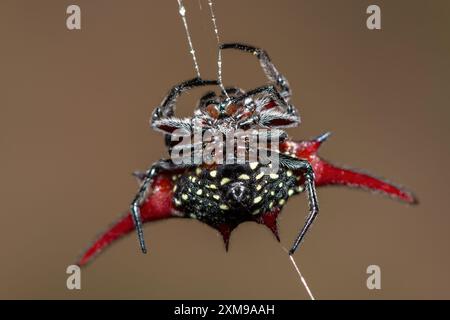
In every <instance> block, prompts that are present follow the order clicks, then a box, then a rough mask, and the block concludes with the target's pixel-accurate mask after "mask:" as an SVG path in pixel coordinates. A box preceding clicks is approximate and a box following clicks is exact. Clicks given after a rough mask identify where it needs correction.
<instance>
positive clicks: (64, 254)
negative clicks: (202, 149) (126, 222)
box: [0, 0, 450, 299]
mask: <svg viewBox="0 0 450 320" xmlns="http://www.w3.org/2000/svg"><path fill="white" fill-rule="evenodd" d="M73 3H75V4H78V5H79V6H80V7H81V10H82V30H80V31H69V30H67V29H66V23H65V20H66V17H67V15H66V8H67V6H68V5H69V4H73ZM370 4H378V5H379V6H380V7H381V10H382V30H381V31H370V30H368V29H367V28H366V18H367V15H366V13H365V11H366V8H367V7H368V6H369V5H370ZM185 6H186V9H187V19H188V23H189V26H190V31H191V33H192V38H193V42H194V46H195V48H196V51H197V54H198V60H199V63H200V70H201V72H202V75H203V76H204V77H205V78H213V77H215V75H216V70H217V69H216V57H217V51H216V48H217V46H216V42H215V41H216V40H215V36H214V34H213V29H212V25H211V20H210V16H209V10H208V9H209V8H208V4H207V1H206V0H194V1H188V0H185ZM215 11H216V15H217V22H218V25H219V31H220V36H221V40H222V41H223V42H233V41H240V42H247V43H249V44H253V45H256V46H260V47H263V48H265V49H266V50H267V51H268V52H269V54H270V55H271V57H272V59H273V60H274V62H275V63H276V65H277V67H278V68H279V70H281V71H282V72H283V73H284V74H285V75H286V76H287V78H288V79H289V81H290V83H291V86H292V88H293V93H294V95H293V103H294V104H295V105H296V106H297V107H298V108H299V110H300V112H301V115H302V120H303V123H302V124H301V126H300V127H299V128H296V129H292V130H290V132H289V133H290V135H291V136H293V137H295V138H297V139H306V138H311V137H313V136H316V135H318V134H320V133H323V132H325V131H328V130H329V131H332V132H333V136H332V137H331V138H330V139H329V141H328V142H327V143H326V144H324V145H323V147H322V150H321V154H322V156H323V157H325V158H326V159H329V160H332V161H334V162H335V163H338V164H345V165H348V166H351V167H355V168H363V169H365V170H368V171H369V172H371V173H374V174H376V175H378V176H384V177H388V178H389V179H390V180H391V181H394V182H396V183H400V184H403V185H405V186H408V187H409V188H410V189H412V190H414V192H415V193H416V194H417V195H418V196H419V199H420V201H421V203H420V205H419V206H408V205H404V204H402V203H400V202H397V201H392V200H391V199H389V198H387V197H383V196H380V195H373V194H370V193H367V192H363V191H358V190H351V189H347V188H338V187H329V188H323V189H320V190H319V200H320V205H321V214H320V217H319V218H318V220H317V222H316V223H315V225H314V227H313V229H312V231H311V232H310V234H309V236H308V238H307V241H306V242H305V243H304V245H303V247H302V248H301V250H300V251H298V252H297V254H296V256H295V258H296V260H297V262H298V263H299V265H300V267H301V270H302V272H303V274H304V275H305V277H306V278H307V280H308V282H309V285H310V287H311V289H312V290H313V293H314V294H315V295H316V297H317V298H319V299H350V298H353V299H395V298H401V299H420V298H424V299H432V298H437V299H448V298H450V273H449V270H450V255H449V250H448V245H449V242H450V232H449V227H450V212H449V180H450V176H449V169H448V164H449V163H450V153H449V149H448V137H449V125H448V121H449V115H450V107H449V105H450V104H449V102H450V90H449V89H450V88H449V84H450V76H449V71H450V60H449V55H450V41H449V37H450V33H449V30H450V29H449V28H450V22H449V18H448V17H449V15H450V3H449V2H448V1H446V0H442V1H439V0H433V1H425V0H422V1H411V0H408V1H406V0H404V1H403V0H402V1H400V0H396V1H365V0H354V1H350V0H345V1H344V0H342V1H333V0H328V1H324V0H320V1H318V0H314V1H312V0H308V1H286V0H285V1H262V0H257V1H256V0H253V1H237V0H228V1H223V0H217V1H215ZM0 42H1V51H0V52H1V53H0V177H1V178H0V181H1V182H0V214H1V223H0V252H1V253H0V256H1V260H0V298H4V299H5V298H6V299H11V298H25V299H32V298H43V299H47V298H58V299H76V298H113V299H119V298H121V299H123V298H124V299H128V298H142V299H154V298H158V299H159V298H168V299H170V298H187V299H196V298H208V299H212V298H226V299H228V298H230V299H243V298H250V299H257V298H265V299H269V298H270V299H307V298H308V297H307V295H306V292H305V290H304V288H303V287H302V286H301V285H300V283H299V281H298V279H297V275H296V274H295V272H294V270H293V267H292V265H291V264H290V262H289V260H288V258H287V256H286V255H285V253H284V252H283V250H282V249H281V248H280V245H279V244H278V243H277V242H276V241H275V239H274V238H273V236H272V234H271V233H270V232H269V231H268V230H267V229H265V228H263V227H262V226H259V225H256V224H252V223H246V224H244V225H241V226H240V227H239V228H238V229H237V230H236V231H235V232H234V233H233V234H232V238H231V244H230V250H229V252H228V253H226V252H225V250H224V247H223V243H222V240H221V238H220V237H219V236H218V234H217V233H216V232H215V231H214V230H212V229H210V228H209V227H207V226H206V225H203V224H201V223H199V222H196V221H188V220H176V219H174V220H171V221H164V222H158V223H154V224H152V225H146V227H145V234H146V240H147V243H148V244H149V245H150V253H149V254H147V255H142V254H141V253H140V252H139V249H138V246H137V241H136V237H135V235H134V234H133V235H130V236H128V237H126V238H124V239H123V240H122V241H119V242H117V243H116V244H115V245H114V246H113V247H111V248H110V249H109V250H107V251H106V252H104V254H103V255H101V256H100V257H99V258H98V259H97V260H96V261H95V262H94V263H93V264H91V265H89V266H88V267H87V268H86V269H83V270H82V290H80V291H69V290H67V289H66V277H67V275H66V273H65V271H66V267H67V266H68V265H69V264H72V263H73V262H75V260H76V258H77V257H78V255H79V254H80V253H81V252H82V250H83V249H84V248H86V246H87V245H88V244H89V243H90V242H91V241H92V240H93V238H94V237H95V235H97V234H98V233H99V232H100V231H102V230H104V229H105V228H106V227H107V226H108V225H110V223H111V222H112V221H114V220H115V219H116V218H117V217H118V216H120V214H121V213H122V212H124V211H125V210H126V209H127V206H128V204H129V203H130V200H131V199H132V198H133V196H134V194H135V192H136V191H137V184H136V181H135V179H134V178H133V177H132V176H131V172H132V171H134V170H137V169H145V168H147V167H148V165H149V164H151V163H152V162H154V161H155V160H157V159H159V158H161V157H163V156H166V151H165V148H164V145H163V141H162V136H161V135H160V134H158V133H156V132H153V131H152V130H150V129H149V126H148V119H149V117H150V114H151V112H152V110H153V108H154V107H155V106H156V105H157V104H158V103H159V102H160V101H161V99H162V98H163V96H164V95H165V93H166V92H167V91H168V89H169V88H170V87H171V86H172V85H173V84H175V83H177V82H180V81H181V80H185V79H188V78H191V77H193V76H194V69H193V64H192V61H191V57H190V55H189V53H188V47H187V41H186V38H185V31H184V29H183V26H182V23H181V20H180V17H179V16H178V8H177V3H176V1H175V0H173V1H162V0H161V1H148V0H145V1H144V0H133V1H125V0H120V1H119V0H108V1H106V0H95V1H87V0H77V1H65V0H64V1H62V0H52V1H50V0H40V1H23V0H2V1H1V2H0ZM223 67H224V82H225V84H226V85H232V84H234V85H239V86H241V87H243V88H247V89H249V88H253V87H255V86H257V85H261V84H263V83H265V81H266V80H265V78H264V77H263V74H262V72H261V70H260V68H259V65H258V63H257V61H256V59H254V57H252V56H250V55H243V54H239V53H237V52H226V53H225V54H224V65H223ZM201 93H202V91H201V90H196V91H193V92H192V93H191V94H189V95H188V96H184V97H183V98H182V100H181V101H180V104H179V108H178V110H179V111H180V112H181V114H182V115H189V114H190V113H191V112H192V109H193V106H194V103H195V101H196V99H198V97H199V96H200V94H201ZM306 213H307V204H306V200H305V198H304V197H302V196H300V197H296V198H295V199H292V200H291V201H290V202H289V203H288V205H287V206H286V207H285V209H284V212H283V214H282V215H281V220H280V232H281V233H280V234H281V239H282V241H281V242H282V245H284V246H286V247H288V246H290V245H291V243H292V240H293V239H294V237H295V235H296V234H297V231H298V230H299V228H300V227H301V226H302V224H303V221H304V217H305V216H306ZM371 264H376V265H379V266H380V267H381V271H382V289H381V290H372V291H370V290H368V289H367V288H366V278H367V274H366V268H367V266H369V265H371Z"/></svg>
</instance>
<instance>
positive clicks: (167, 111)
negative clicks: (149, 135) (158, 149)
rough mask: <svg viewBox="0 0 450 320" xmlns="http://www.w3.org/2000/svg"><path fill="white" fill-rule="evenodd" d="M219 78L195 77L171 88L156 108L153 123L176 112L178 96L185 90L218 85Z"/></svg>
mask: <svg viewBox="0 0 450 320" xmlns="http://www.w3.org/2000/svg"><path fill="white" fill-rule="evenodd" d="M218 84H219V83H218V81H217V80H203V79H201V78H193V79H191V80H187V81H184V82H182V83H180V84H178V85H176V86H174V87H173V88H172V89H170V91H169V93H168V94H167V95H166V97H165V98H164V99H163V101H162V102H161V104H160V105H159V106H158V107H156V108H155V110H154V111H153V115H152V118H151V123H152V126H153V123H154V122H155V121H158V120H160V119H162V118H167V117H172V116H173V114H174V108H175V104H176V102H177V99H178V97H179V96H180V95H181V94H182V93H183V92H185V91H188V90H191V89H193V88H196V87H202V86H210V85H218Z"/></svg>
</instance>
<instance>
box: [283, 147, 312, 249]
mask: <svg viewBox="0 0 450 320" xmlns="http://www.w3.org/2000/svg"><path fill="white" fill-rule="evenodd" d="M279 157H280V165H281V166H283V167H286V168H289V169H292V170H295V171H297V172H301V174H303V177H304V184H305V190H306V194H307V196H308V202H309V213H308V217H307V218H306V222H305V225H304V226H303V228H302V229H301V231H300V233H299V234H298V236H297V238H296V239H295V241H294V244H293V245H292V248H291V250H289V254H290V255H292V254H294V252H295V251H296V250H297V248H298V246H299V245H300V243H301V242H302V241H303V239H304V237H305V235H306V233H307V232H308V230H309V228H310V227H311V225H312V223H313V222H314V219H315V218H316V217H317V214H318V213H319V203H318V201H317V193H316V186H315V177H314V169H313V167H312V165H311V164H310V163H309V161H307V160H303V159H298V158H294V157H291V156H288V155H284V154H280V155H279Z"/></svg>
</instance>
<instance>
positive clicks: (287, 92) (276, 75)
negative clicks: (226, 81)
mask: <svg viewBox="0 0 450 320" xmlns="http://www.w3.org/2000/svg"><path fill="white" fill-rule="evenodd" d="M219 49H220V50H225V49H235V50H241V51H245V52H249V53H251V54H253V55H255V56H256V57H257V58H258V60H259V63H260V64H261V67H262V69H263V71H264V73H265V74H266V76H267V78H269V80H270V81H272V82H273V83H274V84H276V85H277V86H279V87H280V94H281V96H282V97H283V98H284V99H286V101H288V100H289V98H290V97H291V89H290V87H289V83H288V81H287V80H286V78H285V77H284V76H283V75H282V74H281V73H280V72H279V71H278V70H277V68H275V65H274V64H273V63H272V61H271V60H270V58H269V55H268V54H267V52H266V51H264V50H263V49H260V48H255V47H252V46H249V45H246V44H241V43H224V44H222V45H220V46H219Z"/></svg>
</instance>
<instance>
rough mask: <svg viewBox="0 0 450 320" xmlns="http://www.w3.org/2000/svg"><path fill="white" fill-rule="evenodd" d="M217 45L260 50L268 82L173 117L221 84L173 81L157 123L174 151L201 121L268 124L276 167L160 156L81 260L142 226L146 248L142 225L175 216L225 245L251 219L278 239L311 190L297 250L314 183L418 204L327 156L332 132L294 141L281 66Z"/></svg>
mask: <svg viewBox="0 0 450 320" xmlns="http://www.w3.org/2000/svg"><path fill="white" fill-rule="evenodd" d="M219 49H220V50H224V49H236V50H242V51H245V52H249V53H251V54H253V55H255V56H256V57H257V58H258V60H259V62H260V64H261V66H262V69H263V71H264V73H265V75H266V76H267V78H268V79H269V80H270V84H269V85H266V86H262V87H259V88H257V89H254V90H251V91H248V92H244V91H243V90H242V89H239V88H235V87H233V88H225V89H224V90H225V92H223V90H222V93H221V95H219V96H217V95H216V94H215V93H214V92H212V91H210V92H207V93H206V94H205V95H204V96H203V97H202V98H201V99H200V101H199V103H198V106H197V108H196V110H195V113H194V116H193V117H192V118H188V119H179V118H176V117H175V116H174V113H175V104H176V101H177V99H178V97H179V96H180V95H181V94H182V93H183V92H185V91H188V90H190V89H192V88H195V87H201V86H209V85H213V86H217V85H219V82H218V81H217V80H203V79H201V78H194V79H192V80H188V81H185V82H182V83H181V84H179V85H177V86H175V87H173V88H172V89H171V90H170V91H169V93H168V95H167V96H166V97H165V98H164V100H163V101H162V103H161V105H160V106H158V107H156V109H155V110H154V111H153V115H152V118H151V126H152V127H153V128H154V129H155V130H158V131H161V132H163V133H164V134H165V138H166V139H165V140H166V145H167V146H168V148H169V151H171V150H172V148H173V146H174V144H173V142H172V139H171V135H172V134H173V133H174V132H175V131H176V130H180V129H181V130H184V131H185V132H187V133H188V134H189V135H191V134H193V132H194V130H196V129H198V128H199V127H200V128H202V129H201V130H203V128H206V129H210V130H211V129H212V130H215V131H216V132H219V133H221V134H226V132H227V131H228V130H230V129H244V130H248V129H253V128H255V129H257V128H266V129H268V132H269V135H271V136H276V137H277V139H278V140H277V141H279V146H278V147H279V151H278V154H277V155H278V156H279V170H278V172H276V173H272V174H264V173H263V172H262V170H263V169H264V168H266V167H268V166H270V164H268V165H266V164H262V163H260V162H249V161H248V162H245V163H243V164H242V163H241V164H217V163H215V164H214V163H213V164H205V163H203V164H200V165H199V164H193V165H180V164H175V163H174V162H173V161H172V160H171V159H164V160H160V161H158V162H156V163H154V164H153V165H152V166H151V167H150V169H149V170H147V171H146V172H143V173H140V172H137V173H135V175H136V176H137V177H138V178H139V179H140V181H141V186H140V189H139V191H138V193H137V195H136V197H135V198H134V200H133V202H132V204H131V207H130V211H129V212H128V213H127V214H126V215H125V216H123V217H122V218H121V219H120V220H119V221H118V222H116V223H115V224H114V225H113V226H112V227H111V228H110V229H109V230H107V231H106V232H104V233H103V234H102V235H101V236H100V237H99V238H98V239H97V240H96V241H95V242H94V243H93V244H92V245H91V247H90V248H88V250H87V251H86V252H85V253H84V254H83V255H82V257H81V259H80V260H79V261H78V264H79V265H80V266H82V265H85V264H86V263H88V262H89V261H90V260H91V259H92V258H93V257H94V256H96V255H97V254H98V253H99V252H100V251H101V250H103V249H104V248H105V247H107V246H108V245H110V244H111V243H112V242H113V241H115V240H116V239H118V238H120V237H122V236H123V235H125V234H127V233H129V232H131V231H132V230H133V229H136V231H137V234H138V239H139V244H140V246H141V249H142V251H143V252H144V253H145V252H146V246H145V242H144V237H143V231H142V224H143V223H145V222H150V221H155V220H160V219H166V218H172V217H181V218H194V219H198V220H199V221H202V222H204V223H206V224H208V225H210V226H211V227H213V228H215V229H217V230H218V231H219V232H220V233H221V234H222V237H223V240H224V242H225V246H226V249H228V241H229V237H230V234H231V232H232V231H233V229H235V228H236V227H237V226H238V225H239V224H240V223H242V222H245V221H255V222H257V223H260V224H264V225H266V226H267V227H268V228H269V229H270V230H271V231H272V232H273V233H274V235H275V237H276V238H277V240H278V241H279V236H278V229H277V217H278V214H279V213H280V211H281V209H282V208H283V206H284V204H285V203H286V201H287V200H288V199H289V198H290V197H291V196H293V195H296V194H298V193H301V192H303V191H306V194H307V196H308V201H309V214H308V217H307V219H306V223H305V225H304V226H303V228H302V229H301V231H300V233H299V234H298V236H297V238H296V239H295V241H294V244H293V246H292V248H291V250H290V251H289V254H293V253H294V252H295V250H296V249H297V247H298V246H299V244H300V243H301V242H302V240H303V239H304V236H305V235H306V233H307V231H308V229H309V227H310V226H311V224H312V223H313V221H314V219H315V218H316V216H317V213H318V210H319V208H318V201H317V195H316V189H315V188H316V186H317V187H320V186H325V185H346V186H351V187H361V188H366V189H370V190H374V191H379V192H382V193H384V194H387V195H390V196H392V197H394V198H397V199H400V200H402V201H405V202H407V203H410V204H415V203H417V201H416V198H415V197H414V195H413V194H412V193H410V192H408V191H405V190H402V189H400V188H399V187H396V186H394V185H392V184H390V183H388V182H385V181H382V180H380V179H377V178H375V177H372V176H369V175H367V174H363V173H359V172H356V171H353V170H349V169H344V168H339V167H336V166H334V165H332V164H330V163H328V162H327V161H324V160H322V159H321V158H320V157H319V156H318V155H317V151H318V148H319V147H320V145H321V144H322V142H324V141H325V140H326V139H327V138H328V136H329V133H325V134H323V135H321V136H319V137H317V138H316V139H313V140H311V141H298V142H295V141H292V140H290V139H289V138H288V136H287V135H286V133H285V132H284V131H283V130H282V129H283V128H288V127H293V126H296V125H298V124H299V123H300V118H299V116H298V113H297V110H296V108H295V107H294V106H292V105H291V104H289V100H290V97H291V90H290V87H289V84H288V82H287V80H286V78H285V77H284V76H283V75H282V74H280V73H279V72H278V70H277V69H276V68H275V66H274V65H273V64H272V62H271V60H270V59H269V56H268V55H267V53H266V52H265V51H264V50H262V49H259V48H255V47H251V46H248V45H244V44H239V43H229V44H222V45H221V46H220V47H219ZM190 147H192V148H193V146H190ZM246 151H247V152H248V151H249V150H246Z"/></svg>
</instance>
